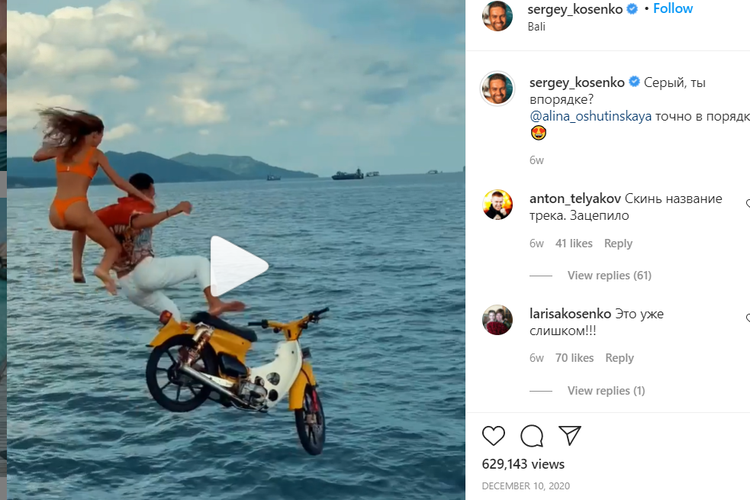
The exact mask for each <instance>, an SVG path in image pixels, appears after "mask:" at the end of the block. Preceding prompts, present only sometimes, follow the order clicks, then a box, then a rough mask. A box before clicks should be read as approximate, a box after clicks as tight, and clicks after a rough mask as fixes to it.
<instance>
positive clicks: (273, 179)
mask: <svg viewBox="0 0 750 500" xmlns="http://www.w3.org/2000/svg"><path fill="white" fill-rule="evenodd" d="M266 180H267V181H280V180H281V177H279V176H277V175H269V176H267V177H266Z"/></svg>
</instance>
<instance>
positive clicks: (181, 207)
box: [131, 201, 193, 229]
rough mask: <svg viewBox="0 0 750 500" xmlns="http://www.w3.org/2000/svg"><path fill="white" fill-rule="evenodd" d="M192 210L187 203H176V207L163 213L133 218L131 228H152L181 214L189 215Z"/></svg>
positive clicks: (140, 215)
mask: <svg viewBox="0 0 750 500" xmlns="http://www.w3.org/2000/svg"><path fill="white" fill-rule="evenodd" d="M192 210H193V206H192V205H191V204H190V203H189V202H187V201H182V202H180V203H178V204H177V206H176V207H174V208H170V209H169V210H165V211H164V212H159V213H157V214H139V215H136V216H135V217H134V218H133V221H132V223H131V226H132V228H133V229H143V228H147V227H154V226H156V225H158V224H160V223H162V222H164V221H165V220H167V219H169V218H170V217H172V216H174V215H177V214H180V213H183V212H184V213H186V214H189V213H190V212H191V211H192Z"/></svg>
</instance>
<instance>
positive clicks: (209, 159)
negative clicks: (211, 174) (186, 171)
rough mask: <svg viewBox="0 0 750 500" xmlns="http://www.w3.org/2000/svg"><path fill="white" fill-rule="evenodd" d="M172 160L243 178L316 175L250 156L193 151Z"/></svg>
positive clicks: (306, 176)
mask: <svg viewBox="0 0 750 500" xmlns="http://www.w3.org/2000/svg"><path fill="white" fill-rule="evenodd" d="M172 161H176V162H179V163H183V164H185V165H191V166H193V167H204V168H213V169H223V170H227V171H229V172H233V173H235V174H237V175H239V176H240V177H241V178H243V179H265V178H266V177H268V176H269V175H276V176H278V177H281V178H282V179H284V178H288V179H300V178H312V177H317V175H315V174H310V173H307V172H300V171H296V170H286V169H284V168H280V167H274V166H273V165H269V164H268V163H263V162H262V161H258V160H256V159H255V158H252V157H250V156H226V155H199V154H195V153H185V154H184V155H180V156H175V157H174V158H172Z"/></svg>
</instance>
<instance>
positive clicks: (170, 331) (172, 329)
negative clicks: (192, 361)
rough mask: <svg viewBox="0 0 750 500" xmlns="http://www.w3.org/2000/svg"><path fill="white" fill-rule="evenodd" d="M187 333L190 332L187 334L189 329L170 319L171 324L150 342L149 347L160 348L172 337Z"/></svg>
mask: <svg viewBox="0 0 750 500" xmlns="http://www.w3.org/2000/svg"><path fill="white" fill-rule="evenodd" d="M185 333H189V332H187V329H186V328H185V327H184V325H182V324H180V323H178V322H176V321H175V320H173V319H170V320H169V323H167V324H166V325H165V326H164V328H162V329H161V330H159V333H157V334H156V337H154V339H153V340H152V341H151V342H149V344H148V347H159V346H160V345H162V344H163V343H164V342H166V341H167V340H169V339H171V338H172V337H176V336H177V335H183V334H185Z"/></svg>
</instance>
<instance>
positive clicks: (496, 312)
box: [482, 306, 513, 335]
mask: <svg viewBox="0 0 750 500" xmlns="http://www.w3.org/2000/svg"><path fill="white" fill-rule="evenodd" d="M482 326H484V329H485V330H487V333H490V334H492V335H505V334H506V333H508V330H510V327H511V326H513V315H512V314H510V311H509V310H508V308H507V307H505V306H492V307H489V308H487V310H486V311H484V314H483V315H482Z"/></svg>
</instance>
